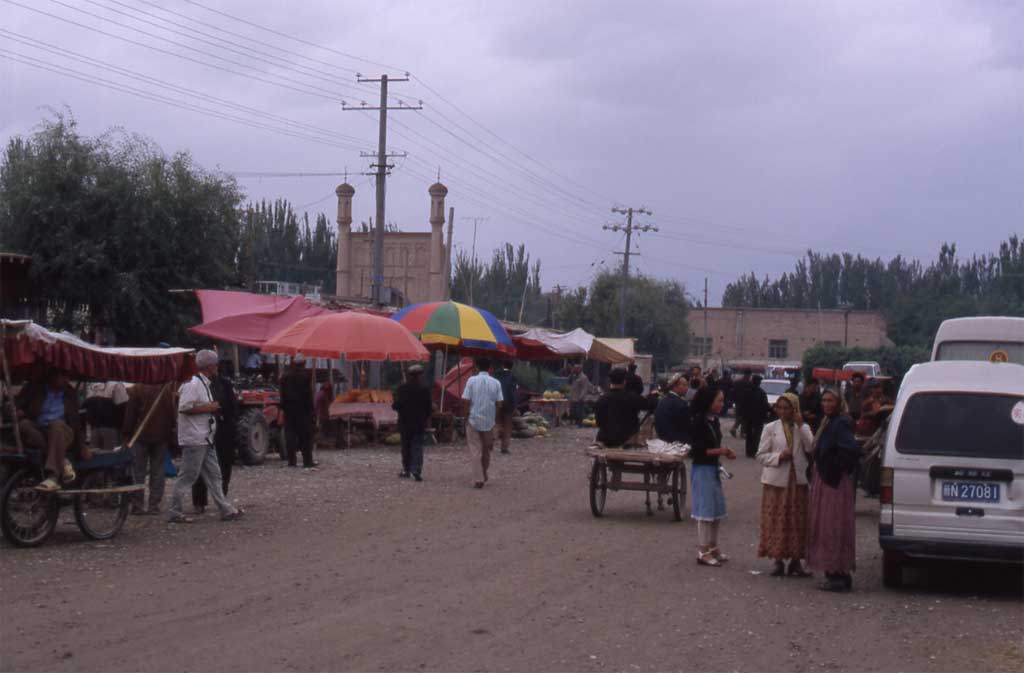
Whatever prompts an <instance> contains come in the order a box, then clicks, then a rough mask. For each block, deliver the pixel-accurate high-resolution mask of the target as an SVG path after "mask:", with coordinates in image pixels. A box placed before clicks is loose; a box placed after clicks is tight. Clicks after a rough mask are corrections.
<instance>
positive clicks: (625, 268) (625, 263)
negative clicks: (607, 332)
mask: <svg viewBox="0 0 1024 673" xmlns="http://www.w3.org/2000/svg"><path fill="white" fill-rule="evenodd" d="M612 212H613V213H619V214H620V215H625V216H626V225H625V226H622V225H620V224H610V225H609V224H606V225H604V226H603V227H602V229H608V230H610V231H624V232H626V250H625V251H624V252H617V253H615V254H617V255H622V288H621V290H622V291H621V292H620V293H619V336H620V337H624V336H626V288H627V286H628V285H629V255H630V253H631V249H630V248H631V246H632V241H633V232H634V231H658V228H657V227H654V226H651V225H649V224H642V225H637V226H635V227H634V226H633V213H636V214H637V215H653V214H654V213H652V212H651V211H650V210H648V209H647V208H643V207H640V208H618V207H616V208H612ZM638 254H639V253H638Z"/></svg>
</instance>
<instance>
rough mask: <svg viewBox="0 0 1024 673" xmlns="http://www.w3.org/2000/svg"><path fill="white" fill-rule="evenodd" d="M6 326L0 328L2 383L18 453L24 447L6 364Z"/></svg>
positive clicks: (21, 451) (9, 371)
mask: <svg viewBox="0 0 1024 673" xmlns="http://www.w3.org/2000/svg"><path fill="white" fill-rule="evenodd" d="M6 344H7V326H6V325H4V326H3V328H2V329H0V358H2V360H3V367H4V383H5V384H6V385H7V391H6V392H5V393H4V395H5V396H6V397H7V399H9V400H10V402H11V420H12V421H13V422H14V443H15V444H16V445H17V446H18V453H24V451H25V447H24V446H22V444H21V428H19V427H18V405H17V404H15V403H14V395H12V394H11V388H12V387H13V386H12V384H11V369H10V367H9V366H8V364H7V348H6Z"/></svg>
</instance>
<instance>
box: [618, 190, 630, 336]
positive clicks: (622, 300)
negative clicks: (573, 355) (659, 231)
mask: <svg viewBox="0 0 1024 673" xmlns="http://www.w3.org/2000/svg"><path fill="white" fill-rule="evenodd" d="M632 240H633V209H632V208H629V209H627V214H626V250H625V253H624V254H623V255H622V288H621V290H622V291H621V292H620V293H619V336H620V337H624V336H626V286H627V285H628V284H629V251H630V247H631V245H632V243H631V242H632Z"/></svg>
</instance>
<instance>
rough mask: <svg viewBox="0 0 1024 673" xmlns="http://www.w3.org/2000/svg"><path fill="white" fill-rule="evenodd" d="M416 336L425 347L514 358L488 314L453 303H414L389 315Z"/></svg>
mask: <svg viewBox="0 0 1024 673" xmlns="http://www.w3.org/2000/svg"><path fill="white" fill-rule="evenodd" d="M391 317H392V318H393V319H394V320H397V321H398V322H400V323H402V324H403V325H405V326H406V327H407V328H408V329H409V331H410V332H412V333H413V334H415V335H416V336H417V337H419V339H420V341H421V342H423V345H425V346H434V347H441V346H444V347H446V350H447V347H449V346H450V347H452V348H453V350H458V351H461V352H466V351H470V352H480V351H483V352H484V353H482V354H486V353H487V352H490V353H493V354H498V353H504V354H506V355H514V354H515V352H516V347H515V345H514V344H513V343H512V338H511V337H509V335H508V332H506V331H505V328H504V327H502V326H501V323H500V322H498V319H497V318H495V317H494V316H493V315H491V314H490V313H488V312H487V311H485V310H483V309H480V308H476V307H473V306H467V305H465V304H460V303H458V302H454V301H434V302H427V303H424V304H413V305H412V306H409V307H406V308H404V309H402V310H401V311H399V312H398V313H396V314H395V315H393V316H391Z"/></svg>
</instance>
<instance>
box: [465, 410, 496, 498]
mask: <svg viewBox="0 0 1024 673" xmlns="http://www.w3.org/2000/svg"><path fill="white" fill-rule="evenodd" d="M466 443H467V444H468V445H469V460H470V464H471V467H472V469H473V483H476V484H482V483H484V482H485V481H487V470H488V468H490V466H491V449H493V448H494V429H493V428H492V429H490V430H477V429H476V428H474V427H473V426H471V425H469V424H467V425H466Z"/></svg>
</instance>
